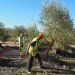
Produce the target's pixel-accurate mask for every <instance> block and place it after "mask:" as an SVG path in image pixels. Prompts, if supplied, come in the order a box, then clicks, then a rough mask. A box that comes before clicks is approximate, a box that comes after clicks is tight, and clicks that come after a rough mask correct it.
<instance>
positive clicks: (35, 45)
mask: <svg viewBox="0 0 75 75" xmlns="http://www.w3.org/2000/svg"><path fill="white" fill-rule="evenodd" d="M42 38H44V35H43V34H42V33H39V35H38V37H35V38H34V39H33V40H32V42H31V43H30V44H29V45H28V53H29V59H28V63H27V73H28V74H31V68H32V65H33V61H34V58H37V59H38V61H39V65H40V68H43V65H42V61H41V57H40V54H39V52H38V49H39V40H41V39H42Z"/></svg>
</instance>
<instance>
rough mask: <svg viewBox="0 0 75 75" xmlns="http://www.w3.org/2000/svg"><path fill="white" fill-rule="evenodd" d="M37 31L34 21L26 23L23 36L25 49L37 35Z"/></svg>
mask: <svg viewBox="0 0 75 75" xmlns="http://www.w3.org/2000/svg"><path fill="white" fill-rule="evenodd" d="M38 33H39V31H38V29H37V26H36V23H35V22H33V23H32V24H28V28H27V36H25V49H26V50H27V47H28V44H29V43H30V42H31V41H32V39H33V38H35V37H37V35H38Z"/></svg>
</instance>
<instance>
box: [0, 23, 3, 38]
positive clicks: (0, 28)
mask: <svg viewBox="0 0 75 75" xmlns="http://www.w3.org/2000/svg"><path fill="white" fill-rule="evenodd" d="M3 32H4V24H3V23H2V22H0V37H2V36H3Z"/></svg>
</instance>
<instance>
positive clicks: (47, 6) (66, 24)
mask: <svg viewBox="0 0 75 75" xmlns="http://www.w3.org/2000/svg"><path fill="white" fill-rule="evenodd" d="M39 18H40V20H39V23H40V24H41V25H42V26H43V28H44V29H43V30H44V33H45V34H46V38H47V39H50V37H53V38H59V39H62V40H63V41H65V42H67V43H70V44H73V41H74V40H75V38H73V37H74V29H73V25H74V24H73V20H72V19H71V17H70V14H69V10H68V9H67V7H66V5H64V4H63V3H60V2H58V1H55V0H51V1H50V2H46V1H44V2H43V4H42V8H41V13H40V17H39ZM72 40H73V41H72Z"/></svg>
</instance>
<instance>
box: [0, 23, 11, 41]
mask: <svg viewBox="0 0 75 75" xmlns="http://www.w3.org/2000/svg"><path fill="white" fill-rule="evenodd" d="M9 37H10V34H9V30H6V28H4V24H3V23H2V22H0V41H3V42H5V41H7V40H8V38H9Z"/></svg>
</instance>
